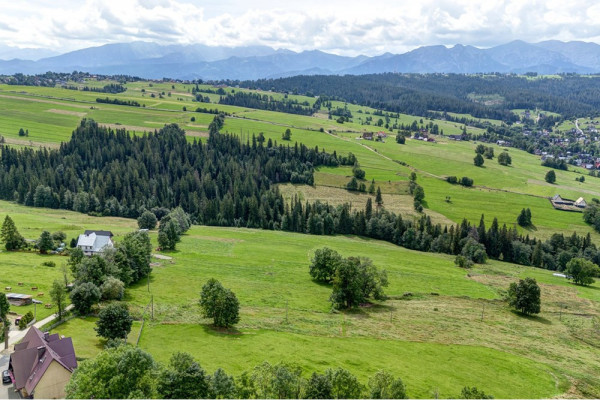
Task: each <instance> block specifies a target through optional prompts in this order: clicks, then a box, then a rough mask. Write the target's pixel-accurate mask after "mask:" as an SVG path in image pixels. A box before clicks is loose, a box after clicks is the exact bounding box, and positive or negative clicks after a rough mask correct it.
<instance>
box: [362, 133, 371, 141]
mask: <svg viewBox="0 0 600 400" xmlns="http://www.w3.org/2000/svg"><path fill="white" fill-rule="evenodd" d="M362 138H363V139H365V140H373V132H363V134H362Z"/></svg>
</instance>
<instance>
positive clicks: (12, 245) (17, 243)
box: [0, 215, 25, 251]
mask: <svg viewBox="0 0 600 400" xmlns="http://www.w3.org/2000/svg"><path fill="white" fill-rule="evenodd" d="M0 237H1V239H2V241H3V242H4V248H5V249H6V250H8V251H13V250H18V249H21V248H23V247H25V239H24V238H23V236H21V234H20V233H19V231H17V227H16V225H15V223H14V221H13V220H12V218H11V217H10V216H9V215H7V216H6V217H4V223H2V231H1V232H0Z"/></svg>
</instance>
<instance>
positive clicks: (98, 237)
mask: <svg viewBox="0 0 600 400" xmlns="http://www.w3.org/2000/svg"><path fill="white" fill-rule="evenodd" d="M112 236H113V234H112V232H110V231H85V233H84V234H82V235H79V239H78V240H77V247H79V248H80V249H81V250H82V251H83V254H85V255H86V256H92V255H94V254H97V253H99V252H101V251H102V250H104V248H106V247H108V248H112V247H113V246H114V244H113V241H112V239H111V238H112Z"/></svg>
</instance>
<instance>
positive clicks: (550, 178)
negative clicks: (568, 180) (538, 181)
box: [544, 170, 556, 183]
mask: <svg viewBox="0 0 600 400" xmlns="http://www.w3.org/2000/svg"><path fill="white" fill-rule="evenodd" d="M544 179H545V180H546V182H548V183H554V182H556V172H554V171H553V170H550V171H548V172H546V176H545V177H544Z"/></svg>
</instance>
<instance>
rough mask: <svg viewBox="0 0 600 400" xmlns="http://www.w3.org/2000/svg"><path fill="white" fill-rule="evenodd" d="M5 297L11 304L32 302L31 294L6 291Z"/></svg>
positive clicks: (18, 304) (17, 304) (19, 304)
mask: <svg viewBox="0 0 600 400" xmlns="http://www.w3.org/2000/svg"><path fill="white" fill-rule="evenodd" d="M6 299H7V300H8V302H9V303H10V304H11V305H13V306H26V305H28V304H31V303H32V302H33V296H31V295H28V294H20V293H7V294H6Z"/></svg>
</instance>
